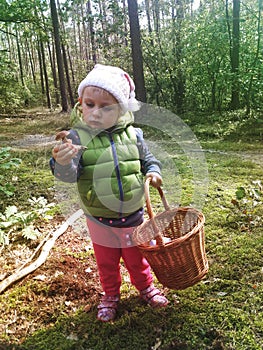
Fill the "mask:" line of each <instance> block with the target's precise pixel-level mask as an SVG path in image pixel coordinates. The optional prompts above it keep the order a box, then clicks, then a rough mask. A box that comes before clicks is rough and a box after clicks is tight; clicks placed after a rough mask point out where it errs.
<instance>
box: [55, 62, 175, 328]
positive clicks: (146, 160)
mask: <svg viewBox="0 0 263 350" xmlns="http://www.w3.org/2000/svg"><path fill="white" fill-rule="evenodd" d="M78 94H79V104H80V105H81V112H80V111H78V113H79V118H78V119H79V121H78V123H77V124H76V125H75V126H74V128H73V129H71V130H70V131H62V132H60V133H59V134H58V135H57V139H60V138H62V139H63V140H64V142H63V143H62V144H61V145H58V146H55V147H54V149H53V151H52V155H53V158H52V159H51V169H52V171H53V173H54V175H55V176H56V177H57V178H59V179H61V180H62V181H65V182H77V185H78V192H79V198H80V204H81V207H82V209H83V211H84V213H85V215H86V219H87V225H88V228H89V232H90V236H91V239H92V243H93V247H94V252H95V257H96V262H97V266H98V270H99V276H100V282H101V285H102V288H103V291H104V296H103V297H102V299H101V302H100V304H99V305H98V315H97V318H98V319H99V320H100V321H103V322H108V321H112V320H113V319H114V318H115V316H116V312H117V307H118V302H119V300H120V286H121V275H120V259H121V258H122V259H123V261H124V264H125V266H126V268H127V270H128V272H129V275H130V279H131V283H132V284H133V285H134V286H135V287H136V288H137V290H138V291H139V293H140V296H141V298H142V299H143V300H145V301H146V302H147V303H148V304H149V305H150V306H152V307H164V306H166V305H167V303H168V300H167V299H166V298H165V296H164V295H162V293H161V292H160V290H159V289H157V288H156V287H155V286H154V285H153V276H152V274H151V271H150V266H149V264H148V262H147V261H146V260H145V258H144V257H143V256H142V255H141V253H140V251H139V249H138V248H137V247H136V246H135V245H134V244H133V241H132V232H133V230H134V227H136V226H138V225H140V224H141V223H142V222H143V205H144V193H143V181H144V176H145V177H146V178H148V177H150V179H151V185H152V186H154V187H159V186H160V185H161V184H162V177H161V172H160V163H159V161H158V160H157V159H156V158H155V157H154V156H153V155H152V153H151V152H150V151H149V149H148V147H147V145H146V144H145V142H144V139H143V133H142V130H141V129H138V128H134V127H133V126H132V124H133V121H134V117H133V114H132V112H134V111H136V110H138V109H139V102H138V101H137V100H136V99H135V86H134V83H133V81H132V79H131V77H130V76H129V75H128V74H127V73H126V72H124V71H123V70H122V69H120V68H118V67H112V66H104V65H96V66H95V67H94V69H93V70H91V72H90V73H89V74H88V75H87V76H86V78H85V79H84V80H83V81H82V82H81V83H80V85H79V88H78ZM83 149H84V150H83Z"/></svg>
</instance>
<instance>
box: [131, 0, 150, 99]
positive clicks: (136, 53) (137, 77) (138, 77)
mask: <svg viewBox="0 0 263 350" xmlns="http://www.w3.org/2000/svg"><path fill="white" fill-rule="evenodd" d="M128 13H129V20H130V37H131V47H132V64H133V77H134V83H135V86H136V95H137V98H138V100H140V101H142V102H146V89H145V81H144V72H143V57H142V48H141V35H140V25H139V17H138V3H137V0H128Z"/></svg>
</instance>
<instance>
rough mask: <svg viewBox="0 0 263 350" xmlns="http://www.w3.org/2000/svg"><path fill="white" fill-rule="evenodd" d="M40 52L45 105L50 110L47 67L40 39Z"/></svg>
mask: <svg viewBox="0 0 263 350" xmlns="http://www.w3.org/2000/svg"><path fill="white" fill-rule="evenodd" d="M40 51H41V58H42V67H43V74H44V79H45V87H46V98H47V105H48V108H49V109H51V108H52V105H51V99H50V92H49V82H48V74H47V67H46V60H45V50H44V45H43V40H42V39H41V38H40Z"/></svg>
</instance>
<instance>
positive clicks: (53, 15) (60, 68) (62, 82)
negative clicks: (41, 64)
mask: <svg viewBox="0 0 263 350" xmlns="http://www.w3.org/2000/svg"><path fill="white" fill-rule="evenodd" d="M50 9H51V18H52V25H53V31H54V39H55V48H56V56H57V66H58V76H59V85H60V96H61V105H62V111H63V112H67V110H68V102H67V93H66V85H65V77H64V69H63V58H62V54H61V44H60V35H59V22H58V13H57V8H56V2H55V0H50Z"/></svg>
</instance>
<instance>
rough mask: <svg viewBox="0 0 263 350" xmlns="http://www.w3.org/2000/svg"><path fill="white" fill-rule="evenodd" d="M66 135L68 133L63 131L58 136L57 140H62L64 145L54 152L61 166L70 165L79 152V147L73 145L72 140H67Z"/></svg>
mask: <svg viewBox="0 0 263 350" xmlns="http://www.w3.org/2000/svg"><path fill="white" fill-rule="evenodd" d="M64 133H67V132H66V131H61V132H60V133H58V134H57V136H56V140H62V141H63V143H61V144H60V145H57V146H55V147H54V148H53V150H52V156H53V158H54V159H55V161H56V162H57V163H58V164H60V165H67V164H70V162H71V160H72V159H73V158H74V157H76V155H77V153H78V151H79V146H77V145H73V144H72V140H69V139H67V138H66V135H64ZM62 134H63V135H62Z"/></svg>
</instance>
